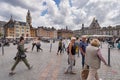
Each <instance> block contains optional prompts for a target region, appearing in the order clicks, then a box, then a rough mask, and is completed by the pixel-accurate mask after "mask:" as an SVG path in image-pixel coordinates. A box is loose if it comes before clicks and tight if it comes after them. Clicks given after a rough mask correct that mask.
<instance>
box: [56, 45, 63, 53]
mask: <svg viewBox="0 0 120 80" xmlns="http://www.w3.org/2000/svg"><path fill="white" fill-rule="evenodd" d="M59 52H60V54H61V52H62V47H60V46H59V47H58V51H57V54H58V53H59Z"/></svg>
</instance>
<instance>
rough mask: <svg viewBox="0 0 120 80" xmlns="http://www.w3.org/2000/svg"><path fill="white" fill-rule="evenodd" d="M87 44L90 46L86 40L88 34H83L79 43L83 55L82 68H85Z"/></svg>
mask: <svg viewBox="0 0 120 80" xmlns="http://www.w3.org/2000/svg"><path fill="white" fill-rule="evenodd" d="M86 46H88V44H87V42H86V36H82V40H81V41H80V44H79V47H80V52H81V55H82V68H84V62H85V52H86Z"/></svg>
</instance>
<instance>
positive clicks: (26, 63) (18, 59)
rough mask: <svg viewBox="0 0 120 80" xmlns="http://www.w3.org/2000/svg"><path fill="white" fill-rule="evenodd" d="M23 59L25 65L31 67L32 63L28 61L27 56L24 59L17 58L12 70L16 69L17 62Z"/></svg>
mask: <svg viewBox="0 0 120 80" xmlns="http://www.w3.org/2000/svg"><path fill="white" fill-rule="evenodd" d="M21 60H22V61H23V62H24V63H25V65H26V66H27V67H28V69H30V65H29V63H28V61H27V59H26V58H22V59H20V58H17V59H16V61H15V63H14V65H13V66H12V68H11V71H13V70H14V69H15V67H16V66H17V64H18V63H19V62H20V61H21Z"/></svg>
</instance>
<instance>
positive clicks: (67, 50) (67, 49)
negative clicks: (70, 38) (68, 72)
mask: <svg viewBox="0 0 120 80" xmlns="http://www.w3.org/2000/svg"><path fill="white" fill-rule="evenodd" d="M69 45H70V43H69ZM69 45H68V47H67V48H66V52H67V54H69ZM74 47H75V48H76V51H78V50H79V48H77V47H76V44H75V43H74Z"/></svg>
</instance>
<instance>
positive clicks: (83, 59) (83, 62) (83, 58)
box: [81, 53, 85, 68]
mask: <svg viewBox="0 0 120 80" xmlns="http://www.w3.org/2000/svg"><path fill="white" fill-rule="evenodd" d="M81 55H82V68H84V64H85V56H84V55H83V54H82V53H81Z"/></svg>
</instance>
